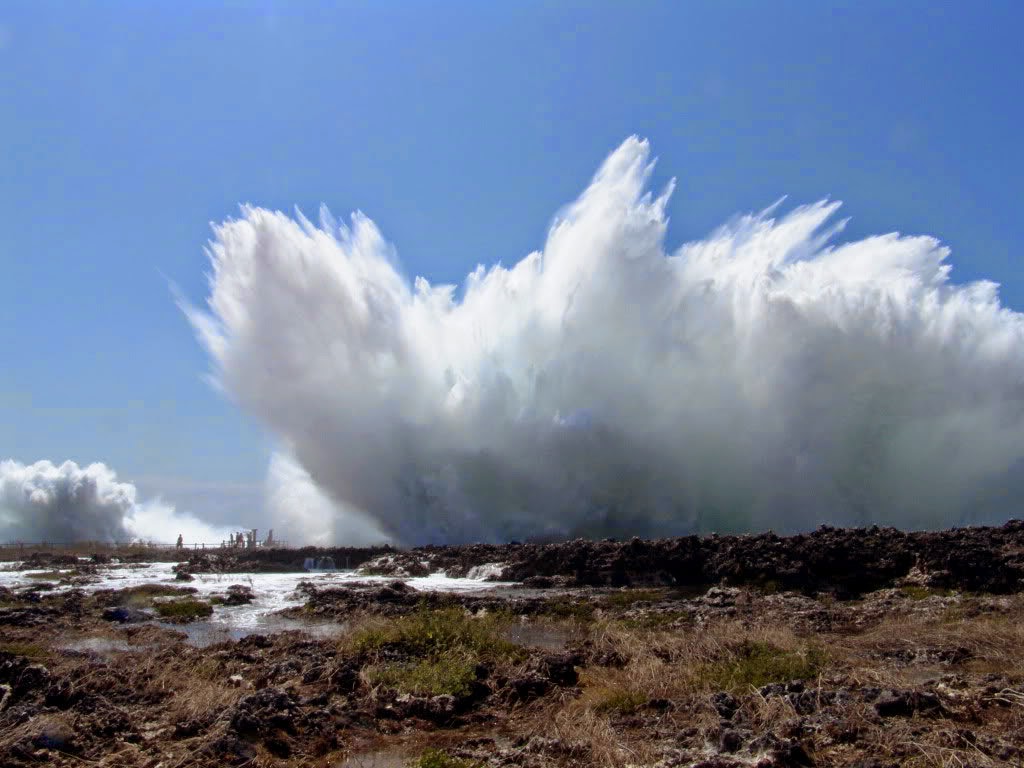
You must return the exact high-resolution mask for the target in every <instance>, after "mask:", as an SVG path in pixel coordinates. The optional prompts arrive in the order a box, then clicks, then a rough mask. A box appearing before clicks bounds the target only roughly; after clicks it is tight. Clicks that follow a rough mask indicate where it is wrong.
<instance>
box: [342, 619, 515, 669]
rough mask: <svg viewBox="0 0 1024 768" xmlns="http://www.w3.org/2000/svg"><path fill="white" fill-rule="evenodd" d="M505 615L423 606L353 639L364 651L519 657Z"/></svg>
mask: <svg viewBox="0 0 1024 768" xmlns="http://www.w3.org/2000/svg"><path fill="white" fill-rule="evenodd" d="M506 623H507V620H506V619H505V618H504V617H501V616H483V617H480V618H473V617H472V616H467V615H466V613H465V612H464V611H463V610H462V609H460V608H444V609H441V610H433V611H432V610H429V609H422V610H420V611H417V612H416V613H413V614H410V615H408V616H401V617H399V618H398V619H394V620H392V621H387V622H381V623H377V624H375V625H372V626H368V627H365V628H363V629H361V630H358V631H356V632H355V633H354V634H353V636H352V639H351V643H352V646H353V648H354V649H355V650H356V651H358V652H360V653H375V652H380V651H397V652H400V653H403V654H405V655H407V656H413V657H418V658H435V659H436V658H439V657H440V656H442V655H445V654H448V653H453V652H454V653H459V652H461V653H463V654H464V655H472V656H474V657H477V658H488V659H501V658H517V657H519V656H521V655H522V653H523V649H522V648H520V647H519V646H517V645H515V644H514V643H511V642H509V641H508V640H506V639H505V638H504V637H503V636H502V635H503V631H504V628H505V624H506Z"/></svg>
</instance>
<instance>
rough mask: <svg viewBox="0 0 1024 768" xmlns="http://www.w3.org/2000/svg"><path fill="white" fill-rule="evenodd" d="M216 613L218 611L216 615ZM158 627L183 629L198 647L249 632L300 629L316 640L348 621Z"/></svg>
mask: <svg viewBox="0 0 1024 768" xmlns="http://www.w3.org/2000/svg"><path fill="white" fill-rule="evenodd" d="M215 615H216V614H215ZM157 626H159V627H161V628H163V629H169V630H171V631H173V632H182V633H183V634H185V636H186V640H185V642H187V643H188V644H189V645H194V646H195V647H196V648H206V647H207V646H209V645H214V644H216V643H223V642H227V641H229V640H230V641H237V640H241V639H242V638H243V637H248V636H249V635H275V634H278V633H280V632H301V633H302V634H304V635H308V636H309V637H312V638H313V639H316V640H327V639H330V638H332V637H338V636H339V635H341V634H343V633H344V632H345V631H346V630H347V629H348V624H347V623H344V622H342V623H336V622H323V621H321V622H305V621H297V620H295V619H287V618H284V617H283V616H273V615H269V616H264V617H262V619H261V621H260V622H259V623H258V624H245V625H238V624H233V623H229V622H225V621H223V620H222V621H193V622H191V623H189V624H171V623H168V622H158V623H157Z"/></svg>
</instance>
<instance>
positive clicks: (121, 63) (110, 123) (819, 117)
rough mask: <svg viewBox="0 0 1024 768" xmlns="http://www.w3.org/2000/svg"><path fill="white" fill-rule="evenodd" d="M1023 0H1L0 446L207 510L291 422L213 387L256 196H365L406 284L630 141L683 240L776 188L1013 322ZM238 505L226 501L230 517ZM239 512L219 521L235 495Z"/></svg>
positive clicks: (238, 489)
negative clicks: (931, 247) (221, 296)
mask: <svg viewBox="0 0 1024 768" xmlns="http://www.w3.org/2000/svg"><path fill="white" fill-rule="evenodd" d="M1022 23H1024V6H1022V5H1021V4H1019V3H1010V2H1007V3H1002V2H986V3H968V2H961V3H953V4H948V3H941V4H940V3H936V2H899V3H891V2H885V3H882V2H870V1H869V2H865V1H864V0H859V1H858V2H850V3H824V2H810V1H807V2H774V3H767V2H765V3H762V2H749V3H747V2H745V3H737V2H721V0H716V1H715V2H707V3H698V2H687V3H649V2H641V3H626V2H614V3H610V2H606V3H602V2H597V3H569V2H559V3H536V2H516V3H511V2H507V3H479V2H473V3H451V2H448V3H427V2H404V3H329V4H328V3H323V4H320V3H302V2H287V3H286V2H276V1H271V0H257V1H254V2H249V3H224V4H220V5H218V4H215V3H207V2H201V3H200V2H187V1H185V0H175V2H147V3H138V2H124V3H114V2H89V3H85V2H45V1H41V0H31V1H30V2H18V1H14V2H10V1H9V2H6V3H4V4H3V5H2V6H0V140H2V148H3V150H2V152H0V267H2V271H0V324H2V327H3V329H4V336H5V338H6V339H7V342H6V349H5V354H4V356H3V363H2V364H0V458H6V457H11V458H15V459H18V460H20V461H23V462H30V461H35V460H37V459H43V458H46V459H51V460H54V461H61V460H64V459H66V458H70V459H74V460H76V461H78V462H80V463H81V462H90V461H103V462H106V463H107V464H109V465H111V466H112V467H114V468H115V469H116V470H117V471H118V472H119V474H120V475H121V476H122V477H123V478H126V479H130V480H135V481H137V482H138V483H139V485H140V487H141V488H142V489H143V491H144V492H146V493H156V492H160V493H163V494H164V495H165V496H166V497H167V498H168V499H170V500H171V501H175V502H177V503H178V505H179V506H184V507H186V508H188V507H195V508H196V509H197V510H200V511H202V512H204V513H206V514H213V515H217V513H218V510H219V509H221V508H222V507H223V510H232V509H238V508H242V507H244V506H245V505H247V504H253V503H258V498H259V488H260V486H261V483H262V478H263V475H264V473H265V471H266V465H267V460H268V456H269V454H270V451H271V449H272V441H271V440H270V438H269V437H267V436H265V435H264V434H262V432H261V430H260V428H259V427H258V426H257V425H255V424H253V423H252V422H250V421H249V420H248V419H247V417H246V416H244V415H243V414H241V413H239V412H238V411H237V410H236V409H235V408H234V407H233V406H232V405H231V404H230V403H228V402H227V401H226V400H225V399H224V398H223V397H222V396H221V395H220V394H218V393H217V392H215V391H214V390H213V389H212V388H211V386H210V385H209V384H208V383H207V382H206V381H205V379H204V373H205V371H206V370H207V361H206V357H205V355H204V353H203V352H202V350H201V349H200V347H199V345H198V344H197V343H196V341H195V339H194V337H193V334H192V331H191V329H190V328H189V326H188V324H187V322H186V321H185V319H184V317H183V316H182V314H181V313H180V312H179V311H178V309H177V308H176V306H175V304H174V301H173V298H172V295H171V292H170V290H169V282H170V281H173V282H174V283H176V284H177V285H178V286H179V287H180V288H181V290H182V291H183V292H184V293H185V294H186V295H187V296H189V297H190V298H192V299H193V300H201V299H202V298H203V297H204V295H205V278H204V271H205V269H206V260H205V257H204V254H203V246H204V243H205V242H206V240H207V239H208V237H209V234H210V230H209V223H210V222H211V221H220V220H222V219H223V218H225V217H227V216H231V215H233V214H235V212H236V211H237V205H238V204H239V203H241V202H252V203H254V204H258V205H262V206H267V207H274V208H281V209H284V210H291V209H292V206H296V205H297V206H299V207H300V208H301V209H302V210H304V211H306V212H308V213H310V214H314V213H315V212H316V209H317V207H318V206H319V204H320V203H321V202H323V203H326V204H327V205H328V206H330V207H331V209H332V210H333V211H334V213H335V214H336V215H339V216H345V215H347V213H348V212H349V211H351V210H353V209H356V208H358V209H361V210H363V211H364V212H365V213H367V214H368V215H369V216H370V217H371V218H373V219H374V220H375V221H376V222H377V223H378V225H379V226H380V227H381V229H382V230H383V232H384V234H385V236H386V237H387V238H388V239H389V240H390V241H391V242H393V243H394V245H395V246H396V248H397V250H398V253H399V256H400V258H401V261H402V263H403V265H404V268H405V270H406V271H407V273H408V274H409V275H410V276H413V275H420V274H422V275H424V276H426V277H428V278H429V279H430V280H431V281H432V282H443V281H454V282H458V281H461V279H462V278H463V277H464V276H465V274H466V273H467V272H468V271H469V270H471V269H472V268H473V267H474V266H475V265H476V264H477V263H485V264H490V263H493V262H496V261H501V262H503V263H506V264H509V263H512V262H515V261H517V260H518V259H520V258H521V257H522V256H524V255H525V254H526V253H528V252H529V251H531V250H534V249H536V248H538V247H540V246H541V245H542V244H543V239H544V235H545V232H546V228H547V226H548V224H549V223H550V221H551V217H552V215H553V214H554V213H555V212H556V211H557V210H558V208H559V207H560V206H561V205H563V204H565V203H567V202H569V201H571V200H572V199H573V198H574V197H575V196H576V194H577V193H578V192H579V191H580V190H581V189H582V188H583V186H584V185H585V184H586V182H587V181H588V179H589V178H590V176H591V174H592V173H593V171H594V170H595V169H596V168H597V166H598V164H599V163H600V162H601V160H602V159H603V158H604V157H605V156H606V155H607V153H608V152H609V151H610V150H612V149H613V148H614V147H616V146H617V145H618V144H619V143H620V142H621V141H622V140H623V139H624V138H625V137H626V136H628V135H630V134H634V133H636V134H639V135H641V136H644V137H646V138H648V139H650V141H651V145H652V147H653V150H654V153H655V154H656V155H657V156H658V157H659V158H660V160H659V166H658V174H659V176H660V179H661V180H664V179H665V178H667V177H669V176H673V175H677V176H678V177H679V190H678V192H677V193H676V196H675V197H674V199H673V201H672V204H671V208H670V214H671V218H672V223H671V228H670V244H671V245H674V244H678V243H680V242H683V241H686V240H690V239H694V238H698V237H701V236H703V235H705V234H706V233H707V232H708V231H709V230H711V229H713V228H714V227H716V226H717V225H719V224H721V223H722V222H723V221H725V220H726V219H728V218H729V217H730V216H731V215H732V214H734V213H737V212H746V211H750V210H755V209H759V208H762V207H764V206H765V205H767V204H769V203H771V202H773V201H774V200H776V199H777V198H778V197H780V196H782V195H789V200H790V201H792V202H794V203H798V202H810V201H813V200H816V199H819V198H822V197H825V196H830V197H833V198H838V199H840V200H843V201H844V202H845V208H844V211H845V214H846V215H851V216H853V221H852V223H851V226H850V229H849V230H848V234H849V236H851V237H856V236H862V235H865V234H870V233H879V232H888V231H893V230H899V231H902V232H908V233H926V234H932V235H935V236H937V237H939V238H940V239H941V240H942V241H944V242H945V243H947V244H949V245H950V246H951V247H952V248H953V257H952V261H953V263H954V265H955V271H954V277H955V278H956V279H957V280H958V281H965V280H968V279H975V278H978V277H987V278H990V279H993V280H995V281H997V282H999V283H1001V284H1002V286H1003V289H1002V295H1003V298H1004V301H1005V302H1006V303H1007V304H1008V305H1010V306H1011V307H1013V308H1015V309H1024V275H1022V274H1021V272H1020V267H1019V255H1020V247H1019V244H1020V243H1021V241H1022V239H1024V220H1022V217H1021V214H1020V184H1021V178H1022V175H1024V153H1022V150H1021V143H1020V136H1021V128H1022V117H1024V108H1022V106H1021V77H1022V74H1024V46H1021V44H1020V28H1021V25H1022ZM223 510H222V511H223ZM224 514H227V512H224Z"/></svg>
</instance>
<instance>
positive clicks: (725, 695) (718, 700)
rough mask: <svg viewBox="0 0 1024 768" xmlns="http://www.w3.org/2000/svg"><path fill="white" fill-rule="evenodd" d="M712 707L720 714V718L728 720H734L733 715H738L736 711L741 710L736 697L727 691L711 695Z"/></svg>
mask: <svg viewBox="0 0 1024 768" xmlns="http://www.w3.org/2000/svg"><path fill="white" fill-rule="evenodd" d="M711 706H713V707H714V708H715V711H716V712H718V715H719V717H722V718H724V719H726V720H732V717H733V715H735V714H736V710H737V709H739V708H740V703H739V702H738V701H737V700H736V697H735V696H733V695H732V694H731V693H729V692H727V691H719V692H718V693H714V694H712V695H711Z"/></svg>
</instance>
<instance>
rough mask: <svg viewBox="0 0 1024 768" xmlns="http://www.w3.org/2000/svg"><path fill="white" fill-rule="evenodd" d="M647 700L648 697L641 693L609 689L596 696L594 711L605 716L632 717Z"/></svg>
mask: <svg viewBox="0 0 1024 768" xmlns="http://www.w3.org/2000/svg"><path fill="white" fill-rule="evenodd" d="M647 700H648V697H647V696H645V695H644V694H642V693H640V692H639V691H630V690H623V689H609V690H607V691H602V692H600V693H599V694H597V695H596V696H595V698H594V704H593V709H594V711H595V712H600V713H601V714H604V715H631V714H633V713H634V712H636V711H637V710H638V709H640V707H642V706H643V705H644V704H646V703H647Z"/></svg>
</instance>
